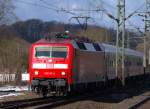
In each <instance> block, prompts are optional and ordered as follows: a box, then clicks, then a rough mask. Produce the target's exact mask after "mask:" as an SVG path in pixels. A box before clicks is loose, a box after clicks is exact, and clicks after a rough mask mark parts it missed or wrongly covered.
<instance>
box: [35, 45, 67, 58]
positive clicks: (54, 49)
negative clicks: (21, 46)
mask: <svg viewBox="0 0 150 109" xmlns="http://www.w3.org/2000/svg"><path fill="white" fill-rule="evenodd" d="M35 51H36V52H35V57H45V58H66V57H67V51H68V48H67V47H61V46H60V47H58V46H39V47H36V48H35Z"/></svg>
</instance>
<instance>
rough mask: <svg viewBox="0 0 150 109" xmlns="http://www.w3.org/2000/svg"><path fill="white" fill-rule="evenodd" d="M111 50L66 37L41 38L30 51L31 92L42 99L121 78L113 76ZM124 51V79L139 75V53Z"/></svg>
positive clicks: (113, 54) (106, 46) (114, 74)
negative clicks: (39, 94) (48, 95)
mask: <svg viewBox="0 0 150 109" xmlns="http://www.w3.org/2000/svg"><path fill="white" fill-rule="evenodd" d="M115 51H116V48H115V46H112V45H107V44H100V43H94V42H93V43H92V41H86V42H84V41H76V40H74V39H72V38H69V37H66V38H60V37H59V38H51V39H49V38H45V39H41V40H39V41H38V42H35V43H34V44H32V47H31V51H30V84H31V87H32V90H33V91H35V92H37V93H41V94H43V95H44V96H45V95H47V94H48V93H51V94H67V92H71V91H78V90H81V89H86V88H88V87H93V86H94V87H98V86H101V84H102V83H105V82H107V81H109V80H115V79H116V78H117V77H121V74H118V76H116V73H115ZM125 52H126V54H125V55H126V61H125V71H126V73H125V77H126V78H130V77H134V76H139V75H143V74H144V70H143V64H142V63H143V53H140V52H137V51H134V50H130V49H126V50H125ZM120 67H121V66H120ZM118 69H119V68H118Z"/></svg>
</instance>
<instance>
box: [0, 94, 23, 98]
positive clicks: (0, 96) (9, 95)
mask: <svg viewBox="0 0 150 109" xmlns="http://www.w3.org/2000/svg"><path fill="white" fill-rule="evenodd" d="M19 95H24V94H23V93H9V94H6V95H5V94H4V95H0V99H3V98H4V97H11V96H19Z"/></svg>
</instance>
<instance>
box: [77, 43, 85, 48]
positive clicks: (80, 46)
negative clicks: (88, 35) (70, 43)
mask: <svg viewBox="0 0 150 109" xmlns="http://www.w3.org/2000/svg"><path fill="white" fill-rule="evenodd" d="M77 45H78V47H79V48H80V49H82V50H86V47H85V45H84V43H81V42H77Z"/></svg>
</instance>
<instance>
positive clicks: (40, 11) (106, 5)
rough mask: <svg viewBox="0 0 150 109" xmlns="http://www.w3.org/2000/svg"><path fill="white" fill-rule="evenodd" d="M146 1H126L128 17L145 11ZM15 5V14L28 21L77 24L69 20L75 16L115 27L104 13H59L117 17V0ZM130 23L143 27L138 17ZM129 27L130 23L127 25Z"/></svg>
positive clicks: (40, 0) (24, 0)
mask: <svg viewBox="0 0 150 109" xmlns="http://www.w3.org/2000/svg"><path fill="white" fill-rule="evenodd" d="M144 1H145V0H126V16H128V15H129V14H130V13H132V12H134V11H135V10H137V9H138V10H139V11H143V10H144ZM13 2H14V5H15V7H16V8H15V13H16V15H17V17H18V18H19V19H20V20H27V19H32V18H37V19H41V20H43V21H51V20H56V21H61V22H65V23H75V22H76V21H75V20H74V19H72V20H69V19H70V18H71V17H73V16H79V15H81V16H90V17H91V18H92V19H89V24H96V25H102V26H107V27H109V26H111V27H113V26H115V22H114V21H113V20H112V19H110V18H108V17H107V16H106V15H105V14H104V13H102V12H79V11H73V13H76V15H72V14H69V13H67V12H63V11H59V10H61V9H65V10H77V9H85V10H93V9H106V10H107V11H108V13H111V14H112V15H114V16H116V10H117V9H116V5H117V0H13ZM130 22H131V23H132V24H135V25H136V26H139V27H142V26H143V22H142V19H141V18H140V17H138V16H137V15H135V16H133V17H132V18H130ZM126 25H127V26H128V25H129V24H128V21H127V23H126Z"/></svg>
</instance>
